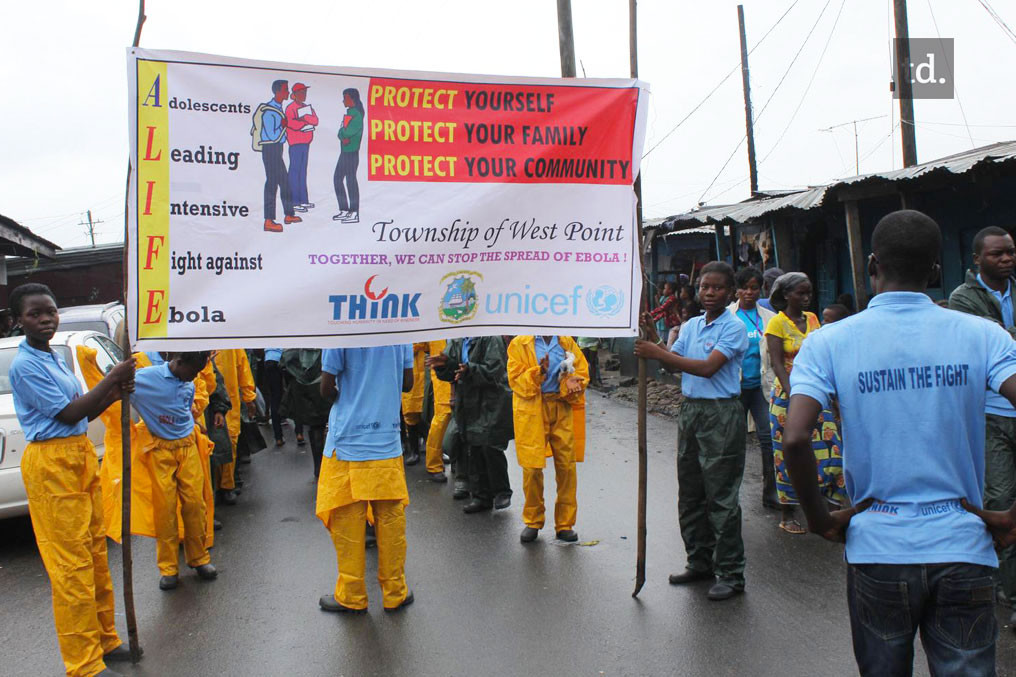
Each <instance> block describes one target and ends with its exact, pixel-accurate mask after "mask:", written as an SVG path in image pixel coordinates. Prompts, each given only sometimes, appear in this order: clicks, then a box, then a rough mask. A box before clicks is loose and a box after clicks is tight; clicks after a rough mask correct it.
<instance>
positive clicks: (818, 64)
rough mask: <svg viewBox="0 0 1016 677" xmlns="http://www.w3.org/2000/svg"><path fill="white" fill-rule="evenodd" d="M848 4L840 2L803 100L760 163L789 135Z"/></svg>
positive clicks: (802, 96) (799, 102)
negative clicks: (788, 132)
mask: <svg viewBox="0 0 1016 677" xmlns="http://www.w3.org/2000/svg"><path fill="white" fill-rule="evenodd" d="M846 4H847V0H842V2H840V9H839V11H838V12H836V19H835V20H833V27H832V28H831V29H830V30H829V37H827V38H826V42H825V46H824V47H822V53H821V54H819V57H818V61H817V62H815V70H814V71H812V73H811V79H810V80H808V85H807V86H806V87H805V88H804V93H803V94H801V100H800V101H798V102H797V108H795V109H794V112H793V114H792V115H791V116H790V119H789V120H788V121H787V126H786V127H784V128H783V131H782V132H780V136H779V138H777V139H776V143H774V144H773V147H772V148H770V149H769V152H768V153H766V155H765V157H763V158H762V159H761V160H759V164H762V163H763V162H765V161H766V160H768V159H769V156H770V155H772V154H773V151H775V150H776V147H777V146H779V145H780V141H783V137H784V136H786V135H787V131H788V130H789V129H790V126H791V125H792V124H794V118H796V117H797V114H798V112H800V110H801V106H803V105H804V101H805V99H807V98H808V92H809V91H811V85H812V83H814V82H815V76H816V75H818V71H819V69H820V68H821V67H822V59H824V58H825V55H826V51H827V50H828V49H829V43H831V42H832V40H833V34H834V33H836V26H837V25H838V24H839V23H840V15H841V14H843V8H844V7H845V6H846Z"/></svg>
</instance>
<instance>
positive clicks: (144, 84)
mask: <svg viewBox="0 0 1016 677" xmlns="http://www.w3.org/2000/svg"><path fill="white" fill-rule="evenodd" d="M137 68H138V89H137V91H138V102H137V105H138V138H137V142H138V155H137V157H138V168H137V172H138V179H137V191H138V196H137V197H138V199H137V210H138V221H137V223H138V282H137V284H138V311H139V312H138V319H137V323H138V338H142V339H146V338H161V337H164V336H166V333H167V332H166V328H167V326H168V324H167V321H168V319H169V318H168V316H169V251H170V250H169V109H168V107H167V106H166V102H167V101H168V100H169V93H168V86H167V81H166V64H165V63H160V62H158V61H138V64H137Z"/></svg>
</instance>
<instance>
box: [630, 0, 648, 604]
mask: <svg viewBox="0 0 1016 677" xmlns="http://www.w3.org/2000/svg"><path fill="white" fill-rule="evenodd" d="M635 1H636V0H628V37H629V40H628V45H629V56H630V61H631V76H632V77H633V78H638V76H639V62H638V40H637V20H636V8H635ZM635 220H636V224H637V226H638V243H639V252H638V255H639V267H640V268H642V298H641V299H640V301H639V307H640V308H641V310H642V311H643V312H645V311H647V310H648V309H649V300H648V297H647V295H646V271H645V266H644V262H643V256H644V252H645V242H644V239H643V238H644V236H643V234H642V172H641V171H640V172H639V175H638V177H636V179H635ZM640 315H641V313H640ZM648 376H649V373H648V367H647V365H646V360H645V358H643V357H640V358H639V380H638V458H639V462H638V468H639V479H638V482H639V484H638V530H637V532H636V533H637V539H638V554H637V558H636V561H635V591H634V592H633V593H632V594H631V596H632V597H637V596H638V594H639V591H641V590H642V586H643V585H645V582H646V484H647V474H648V470H649V468H648V466H649V451H648V443H647V441H646V409H647V404H646V402H647V395H648V387H649V382H648V381H649V379H648Z"/></svg>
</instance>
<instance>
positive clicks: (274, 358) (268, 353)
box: [265, 348, 282, 362]
mask: <svg viewBox="0 0 1016 677" xmlns="http://www.w3.org/2000/svg"><path fill="white" fill-rule="evenodd" d="M281 359H282V348H265V362H278V361H279V360H281Z"/></svg>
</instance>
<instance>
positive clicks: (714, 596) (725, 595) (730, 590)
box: [707, 579, 744, 602]
mask: <svg viewBox="0 0 1016 677" xmlns="http://www.w3.org/2000/svg"><path fill="white" fill-rule="evenodd" d="M743 592H744V584H742V583H737V582H736V581H730V580H724V579H720V580H718V581H716V583H714V584H713V587H711V588H709V594H708V595H707V596H708V597H709V599H711V600H713V601H714V602H722V601H723V600H725V599H730V598H731V597H733V596H734V595H740V594H741V593H743Z"/></svg>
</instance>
